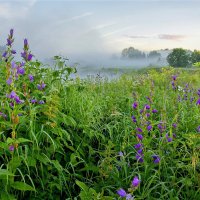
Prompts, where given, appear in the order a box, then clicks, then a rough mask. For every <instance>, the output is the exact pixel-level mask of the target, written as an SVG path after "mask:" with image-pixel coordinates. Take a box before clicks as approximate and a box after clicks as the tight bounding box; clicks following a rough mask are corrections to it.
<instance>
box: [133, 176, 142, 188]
mask: <svg viewBox="0 0 200 200" xmlns="http://www.w3.org/2000/svg"><path fill="white" fill-rule="evenodd" d="M140 182H141V181H140V180H139V179H138V177H137V176H135V177H134V179H133V181H132V186H133V187H138V186H139V184H140Z"/></svg>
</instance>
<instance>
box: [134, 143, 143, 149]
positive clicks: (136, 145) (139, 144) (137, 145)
mask: <svg viewBox="0 0 200 200" xmlns="http://www.w3.org/2000/svg"><path fill="white" fill-rule="evenodd" d="M134 147H135V148H136V149H139V148H140V147H142V144H141V143H138V144H135V146H134Z"/></svg>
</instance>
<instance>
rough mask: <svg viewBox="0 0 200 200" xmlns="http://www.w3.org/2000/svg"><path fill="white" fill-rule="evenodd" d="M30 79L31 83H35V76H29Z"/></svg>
mask: <svg viewBox="0 0 200 200" xmlns="http://www.w3.org/2000/svg"><path fill="white" fill-rule="evenodd" d="M28 78H29V80H30V82H33V81H34V76H33V75H31V74H29V75H28Z"/></svg>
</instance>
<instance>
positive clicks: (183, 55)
mask: <svg viewBox="0 0 200 200" xmlns="http://www.w3.org/2000/svg"><path fill="white" fill-rule="evenodd" d="M167 62H168V63H169V65H170V66H172V67H188V66H189V64H190V54H189V52H188V51H187V50H185V49H182V48H175V49H173V51H172V52H171V53H170V54H169V55H168V56H167Z"/></svg>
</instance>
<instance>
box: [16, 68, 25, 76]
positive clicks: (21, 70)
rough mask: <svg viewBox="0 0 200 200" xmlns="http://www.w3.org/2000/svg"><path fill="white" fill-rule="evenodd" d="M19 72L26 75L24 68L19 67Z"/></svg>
mask: <svg viewBox="0 0 200 200" xmlns="http://www.w3.org/2000/svg"><path fill="white" fill-rule="evenodd" d="M17 73H18V74H21V75H24V73H25V70H24V68H22V67H19V68H18V69H17Z"/></svg>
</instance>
